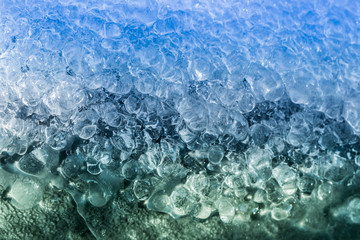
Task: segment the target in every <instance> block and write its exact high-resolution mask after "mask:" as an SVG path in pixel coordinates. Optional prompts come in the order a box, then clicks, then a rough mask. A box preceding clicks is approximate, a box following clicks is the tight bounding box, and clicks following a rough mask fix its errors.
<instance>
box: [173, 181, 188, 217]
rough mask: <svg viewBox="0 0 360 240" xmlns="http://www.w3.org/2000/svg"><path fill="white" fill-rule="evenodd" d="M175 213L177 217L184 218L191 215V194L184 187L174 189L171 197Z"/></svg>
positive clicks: (179, 186)
mask: <svg viewBox="0 0 360 240" xmlns="http://www.w3.org/2000/svg"><path fill="white" fill-rule="evenodd" d="M170 200H171V203H172V206H173V211H174V213H175V214H176V215H179V216H184V215H187V214H189V213H190V210H191V209H190V208H191V202H190V192H189V190H187V189H186V188H185V187H184V186H183V185H178V186H176V187H175V188H174V190H173V191H172V193H171V195H170Z"/></svg>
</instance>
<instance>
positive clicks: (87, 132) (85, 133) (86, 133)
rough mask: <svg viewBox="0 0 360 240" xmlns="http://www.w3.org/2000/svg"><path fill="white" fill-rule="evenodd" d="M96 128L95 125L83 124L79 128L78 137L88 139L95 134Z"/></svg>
mask: <svg viewBox="0 0 360 240" xmlns="http://www.w3.org/2000/svg"><path fill="white" fill-rule="evenodd" d="M96 129H97V127H96V125H89V126H85V127H83V128H82V129H81V132H80V135H79V137H81V138H82V139H89V138H91V137H92V136H94V135H95V133H96Z"/></svg>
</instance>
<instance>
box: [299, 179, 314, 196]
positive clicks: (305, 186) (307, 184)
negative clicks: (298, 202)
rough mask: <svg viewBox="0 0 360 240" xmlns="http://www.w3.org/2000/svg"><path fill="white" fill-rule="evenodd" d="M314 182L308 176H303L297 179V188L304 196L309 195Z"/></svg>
mask: <svg viewBox="0 0 360 240" xmlns="http://www.w3.org/2000/svg"><path fill="white" fill-rule="evenodd" d="M315 184H316V181H315V179H314V178H313V177H311V176H308V175H303V176H301V177H300V178H299V180H298V182H297V186H298V188H299V190H300V191H301V192H303V193H306V194H311V192H312V191H313V190H314V188H315Z"/></svg>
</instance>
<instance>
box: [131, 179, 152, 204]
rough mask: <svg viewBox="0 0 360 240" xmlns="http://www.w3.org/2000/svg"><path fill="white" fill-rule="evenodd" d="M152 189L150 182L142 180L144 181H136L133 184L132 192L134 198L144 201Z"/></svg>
mask: <svg viewBox="0 0 360 240" xmlns="http://www.w3.org/2000/svg"><path fill="white" fill-rule="evenodd" d="M152 188H153V187H152V186H151V183H150V181H148V180H144V181H141V180H136V181H135V182H134V186H133V191H134V194H135V196H136V197H137V198H138V199H139V200H141V201H143V200H146V199H148V198H149V197H150V194H151V190H152Z"/></svg>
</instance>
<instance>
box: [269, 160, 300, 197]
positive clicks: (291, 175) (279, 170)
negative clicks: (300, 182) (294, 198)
mask: <svg viewBox="0 0 360 240" xmlns="http://www.w3.org/2000/svg"><path fill="white" fill-rule="evenodd" d="M272 173H273V176H274V178H275V179H276V181H277V182H278V183H279V185H280V186H281V187H282V189H283V191H284V193H286V194H288V195H290V194H294V193H295V192H296V188H297V186H296V173H295V171H294V170H293V169H291V168H290V167H289V166H288V165H287V164H284V163H281V164H279V165H278V166H277V167H275V168H274V169H273V170H272Z"/></svg>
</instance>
